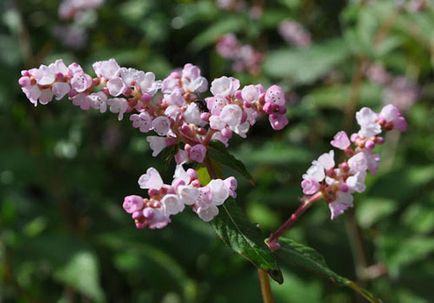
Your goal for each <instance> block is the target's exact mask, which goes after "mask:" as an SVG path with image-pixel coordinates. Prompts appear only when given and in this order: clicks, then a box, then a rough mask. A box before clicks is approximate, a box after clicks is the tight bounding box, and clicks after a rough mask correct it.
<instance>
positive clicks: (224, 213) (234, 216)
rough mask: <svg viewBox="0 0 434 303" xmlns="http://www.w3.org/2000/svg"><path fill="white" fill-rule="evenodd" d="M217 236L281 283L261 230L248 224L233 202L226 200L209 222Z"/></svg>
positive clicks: (281, 278)
mask: <svg viewBox="0 0 434 303" xmlns="http://www.w3.org/2000/svg"><path fill="white" fill-rule="evenodd" d="M211 226H212V227H213V228H214V230H215V232H216V233H217V235H218V236H219V237H220V238H221V239H222V240H223V242H225V243H226V244H227V245H228V246H229V247H230V248H232V249H233V250H234V251H235V252H237V253H238V254H240V255H241V256H243V257H244V258H245V259H247V260H249V261H250V262H252V263H253V264H254V265H255V266H256V267H258V268H261V269H263V270H265V271H267V272H268V274H269V275H270V277H271V278H272V279H273V280H275V281H276V282H278V283H283V276H282V272H281V271H280V269H279V266H278V265H277V262H276V259H275V257H274V255H273V253H272V252H271V251H270V250H269V249H268V247H267V246H266V245H265V244H264V239H265V237H264V235H263V234H262V232H261V230H260V229H259V228H257V227H255V226H254V225H253V224H252V223H250V222H249V221H248V220H247V219H246V216H245V215H244V214H242V212H241V209H240V208H239V207H238V205H237V204H236V201H235V200H232V199H231V200H228V201H226V203H225V204H223V205H222V206H221V207H220V213H219V214H218V216H217V217H215V218H214V219H213V220H212V221H211Z"/></svg>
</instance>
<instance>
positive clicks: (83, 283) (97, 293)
mask: <svg viewBox="0 0 434 303" xmlns="http://www.w3.org/2000/svg"><path fill="white" fill-rule="evenodd" d="M55 276H56V278H57V279H58V280H60V281H62V282H64V283H65V284H67V285H69V286H71V287H72V288H74V289H76V290H77V291H79V292H80V293H82V294H83V295H85V296H87V297H89V298H91V299H93V300H95V301H97V302H102V301H104V293H103V291H102V288H101V286H100V284H99V267H98V262H97V259H96V257H95V255H93V254H92V253H90V252H88V251H81V252H78V253H76V254H75V255H74V256H73V258H72V259H71V260H70V261H69V262H68V263H67V264H66V265H65V266H64V267H63V268H60V269H59V270H58V271H57V272H56V274H55Z"/></svg>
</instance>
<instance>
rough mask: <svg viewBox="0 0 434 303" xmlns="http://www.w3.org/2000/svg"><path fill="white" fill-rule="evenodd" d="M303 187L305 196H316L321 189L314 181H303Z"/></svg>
mask: <svg viewBox="0 0 434 303" xmlns="http://www.w3.org/2000/svg"><path fill="white" fill-rule="evenodd" d="M301 187H302V188H303V193H304V194H305V195H313V194H316V193H317V192H318V190H319V189H320V185H319V183H318V182H317V181H315V180H313V179H303V181H301Z"/></svg>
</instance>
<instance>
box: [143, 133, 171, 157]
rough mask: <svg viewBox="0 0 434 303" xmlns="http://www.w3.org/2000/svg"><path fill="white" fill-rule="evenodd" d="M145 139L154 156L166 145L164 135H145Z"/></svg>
mask: <svg viewBox="0 0 434 303" xmlns="http://www.w3.org/2000/svg"><path fill="white" fill-rule="evenodd" d="M146 141H148V143H149V146H150V147H151V149H152V156H154V157H156V156H157V155H158V154H159V153H160V152H161V151H162V150H163V149H165V148H166V146H167V145H168V144H167V138H166V137H158V136H148V137H146Z"/></svg>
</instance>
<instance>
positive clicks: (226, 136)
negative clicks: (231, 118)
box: [221, 128, 232, 140]
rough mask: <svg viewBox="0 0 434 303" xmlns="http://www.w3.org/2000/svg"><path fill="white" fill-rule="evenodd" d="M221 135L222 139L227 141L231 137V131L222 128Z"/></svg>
mask: <svg viewBox="0 0 434 303" xmlns="http://www.w3.org/2000/svg"><path fill="white" fill-rule="evenodd" d="M221 134H222V136H223V138H225V139H228V140H229V139H230V138H231V137H232V131H231V130H230V129H229V128H223V129H222V130H221Z"/></svg>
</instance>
